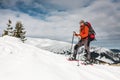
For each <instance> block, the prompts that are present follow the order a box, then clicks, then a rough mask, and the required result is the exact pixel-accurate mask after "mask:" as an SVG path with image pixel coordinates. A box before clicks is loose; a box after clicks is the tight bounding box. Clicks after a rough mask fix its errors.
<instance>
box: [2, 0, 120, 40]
mask: <svg viewBox="0 0 120 80" xmlns="http://www.w3.org/2000/svg"><path fill="white" fill-rule="evenodd" d="M119 5H120V0H0V34H2V31H3V29H5V28H6V27H7V26H6V24H7V20H8V19H11V20H12V22H13V24H12V26H15V23H16V21H22V23H23V24H24V26H25V28H26V30H27V36H32V37H43V38H50V39H55V40H62V41H71V36H72V32H73V31H76V32H79V21H80V20H81V19H84V20H85V21H89V22H91V23H92V25H93V27H94V29H95V31H96V33H97V35H96V37H97V39H98V40H104V41H107V40H109V41H113V40H118V41H119V40H120V6H119Z"/></svg>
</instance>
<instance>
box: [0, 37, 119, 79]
mask: <svg viewBox="0 0 120 80" xmlns="http://www.w3.org/2000/svg"><path fill="white" fill-rule="evenodd" d="M38 43H39V44H41V46H40V45H37V44H38ZM56 43H57V41H54V40H53V41H52V40H49V39H35V38H34V39H32V38H28V42H26V43H22V42H21V41H20V40H19V39H17V38H14V37H9V36H4V37H1V38H0V80H120V76H119V75H120V67H115V66H108V65H93V66H91V65H87V66H85V65H81V64H80V66H79V67H78V66H76V65H77V62H69V61H67V60H66V57H65V56H64V55H60V54H54V53H52V52H50V51H48V50H47V49H46V50H45V49H43V48H46V46H51V45H52V46H53V45H56ZM59 43H61V45H60V44H59V45H57V46H56V48H57V47H61V46H62V45H69V44H68V43H65V42H59ZM36 45H37V46H36ZM66 47H67V46H66ZM51 50H52V47H51Z"/></svg>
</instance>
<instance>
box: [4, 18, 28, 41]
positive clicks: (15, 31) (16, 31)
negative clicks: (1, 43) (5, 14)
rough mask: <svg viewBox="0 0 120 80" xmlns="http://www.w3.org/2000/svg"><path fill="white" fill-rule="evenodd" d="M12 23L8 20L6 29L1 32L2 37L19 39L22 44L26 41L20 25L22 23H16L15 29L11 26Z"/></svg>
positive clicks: (23, 30) (22, 27) (24, 32)
mask: <svg viewBox="0 0 120 80" xmlns="http://www.w3.org/2000/svg"><path fill="white" fill-rule="evenodd" d="M11 24H12V21H11V20H10V19H9V20H8V23H7V28H6V29H5V30H4V31H3V34H2V36H5V35H8V36H12V37H17V38H20V39H21V41H22V42H23V43H24V42H25V41H26V40H27V39H26V37H25V34H26V31H25V28H24V26H23V24H22V22H20V21H17V22H16V25H15V28H13V27H12V26H11Z"/></svg>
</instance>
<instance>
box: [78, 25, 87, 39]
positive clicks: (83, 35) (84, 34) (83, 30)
mask: <svg viewBox="0 0 120 80" xmlns="http://www.w3.org/2000/svg"><path fill="white" fill-rule="evenodd" d="M88 34H89V28H88V26H80V33H79V34H76V36H80V37H81V39H85V38H87V37H88Z"/></svg>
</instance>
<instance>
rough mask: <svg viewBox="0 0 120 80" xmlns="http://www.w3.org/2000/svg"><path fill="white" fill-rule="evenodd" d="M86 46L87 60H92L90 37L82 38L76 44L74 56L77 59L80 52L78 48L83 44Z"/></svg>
mask: <svg viewBox="0 0 120 80" xmlns="http://www.w3.org/2000/svg"><path fill="white" fill-rule="evenodd" d="M83 45H84V46H85V52H86V54H87V56H86V57H87V60H90V59H91V54H90V50H89V47H90V40H89V39H88V38H86V39H82V40H80V41H79V42H78V43H77V44H76V45H75V46H74V54H73V58H74V59H76V55H77V52H78V49H79V48H80V47H81V46H83Z"/></svg>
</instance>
